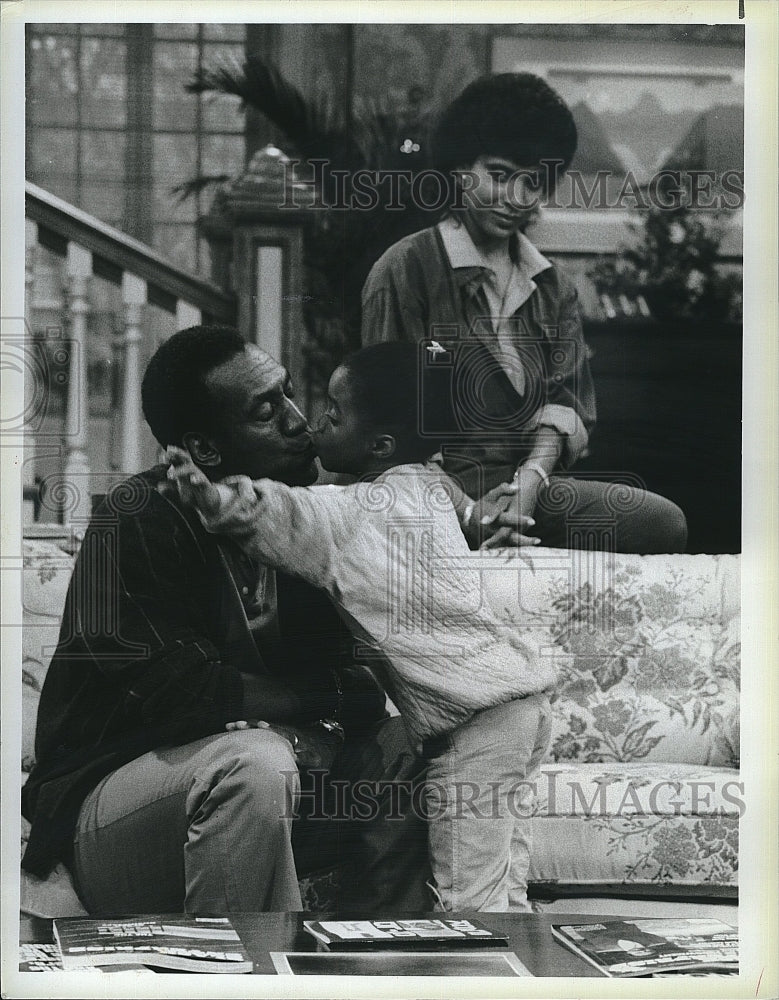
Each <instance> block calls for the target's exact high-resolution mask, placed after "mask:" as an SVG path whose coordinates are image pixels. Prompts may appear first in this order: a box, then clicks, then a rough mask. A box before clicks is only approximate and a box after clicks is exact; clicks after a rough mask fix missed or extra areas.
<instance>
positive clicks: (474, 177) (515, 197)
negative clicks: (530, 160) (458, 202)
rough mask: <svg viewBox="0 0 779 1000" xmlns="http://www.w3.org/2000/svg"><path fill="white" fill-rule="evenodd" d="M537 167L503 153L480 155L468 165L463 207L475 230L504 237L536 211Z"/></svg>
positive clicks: (490, 235)
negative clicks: (516, 160)
mask: <svg viewBox="0 0 779 1000" xmlns="http://www.w3.org/2000/svg"><path fill="white" fill-rule="evenodd" d="M538 173H539V172H538V170H537V169H536V168H533V167H525V166H522V165H521V164H519V163H515V162H514V161H513V160H509V159H506V158H505V157H503V156H480V157H479V159H478V160H476V162H475V163H473V164H471V166H470V167H468V169H467V171H466V174H468V175H469V176H467V177H466V178H465V182H464V185H463V206H464V209H465V213H466V216H467V218H468V220H469V222H470V223H471V225H472V226H473V228H474V229H475V230H476V232H477V234H480V235H483V236H485V237H486V238H488V239H490V240H495V239H505V238H507V237H508V236H510V235H511V234H512V233H513V232H515V231H516V230H517V229H519V227H520V226H521V225H523V224H526V223H527V222H529V221H530V219H531V218H532V217H533V216H534V215H535V214H537V212H538V205H539V200H540V189H539V186H538Z"/></svg>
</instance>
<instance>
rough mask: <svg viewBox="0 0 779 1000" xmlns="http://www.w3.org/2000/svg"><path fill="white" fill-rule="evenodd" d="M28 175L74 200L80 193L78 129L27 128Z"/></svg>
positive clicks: (56, 192)
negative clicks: (77, 159) (77, 179)
mask: <svg viewBox="0 0 779 1000" xmlns="http://www.w3.org/2000/svg"><path fill="white" fill-rule="evenodd" d="M27 177H28V178H29V179H30V180H31V181H32V182H33V183H34V184H39V185H40V186H41V187H42V188H46V190H47V191H51V193H52V194H56V195H57V196H58V197H60V198H64V199H65V201H70V202H73V201H74V200H75V196H76V133H75V132H74V131H70V130H69V129H52V128H36V129H30V130H29V131H28V132H27Z"/></svg>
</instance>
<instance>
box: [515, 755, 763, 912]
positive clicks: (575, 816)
mask: <svg viewBox="0 0 779 1000" xmlns="http://www.w3.org/2000/svg"><path fill="white" fill-rule="evenodd" d="M537 788H538V795H537V800H536V803H535V807H534V815H533V818H532V820H531V823H532V828H533V851H532V855H531V866H530V881H531V882H534V883H545V884H547V885H550V884H554V883H559V884H564V885H566V886H569V885H573V884H576V885H579V886H587V887H588V888H597V887H598V886H609V891H610V892H613V891H615V889H614V887H615V886H617V887H622V889H623V891H625V892H629V891H630V890H631V889H632V890H634V891H635V890H636V889H637V888H640V887H647V886H648V887H652V888H653V889H654V890H656V891H657V892H658V893H662V891H663V889H664V888H666V889H667V888H668V887H670V886H679V885H683V886H687V887H688V888H690V889H691V890H692V889H693V888H698V889H700V891H701V892H704V893H705V892H706V891H707V890H708V889H710V888H711V887H712V886H716V887H727V886H730V887H732V888H733V890H734V891H735V888H736V886H737V881H738V821H739V817H740V815H741V814H742V813H743V809H744V806H743V796H744V789H743V785H742V784H741V783H740V782H739V775H738V772H737V771H733V770H730V769H727V768H715V767H693V766H685V765H682V764H676V765H668V764H661V763H654V764H651V763H650V764H647V763H641V762H636V761H633V762H631V763H630V764H629V765H619V764H618V765H614V766H611V767H609V766H604V765H602V764H582V763H567V764H547V765H545V766H544V767H543V769H542V774H541V775H540V777H539V781H538V783H537ZM616 891H618V890H616Z"/></svg>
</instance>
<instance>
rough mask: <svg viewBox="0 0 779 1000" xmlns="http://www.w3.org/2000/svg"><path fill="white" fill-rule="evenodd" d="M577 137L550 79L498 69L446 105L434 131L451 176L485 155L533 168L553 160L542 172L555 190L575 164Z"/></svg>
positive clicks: (443, 167) (441, 163)
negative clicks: (498, 71)
mask: <svg viewBox="0 0 779 1000" xmlns="http://www.w3.org/2000/svg"><path fill="white" fill-rule="evenodd" d="M576 138H577V136H576V125H575V123H574V120H573V115H572V114H571V112H570V109H569V108H568V105H567V104H566V103H565V101H564V100H563V99H562V98H561V97H560V95H559V94H558V93H557V92H556V91H554V90H553V89H552V88H551V87H550V86H549V84H548V83H547V82H546V81H545V80H542V79H541V77H539V76H536V75H535V74H533V73H495V74H489V75H487V76H482V77H479V79H477V80H474V81H473V83H471V84H469V85H468V86H467V87H466V88H465V90H463V91H462V93H461V94H460V95H459V97H456V98H455V99H454V100H453V101H452V103H451V104H450V105H449V106H448V107H447V108H446V110H445V111H444V112H443V114H442V116H441V118H440V120H439V122H438V125H437V128H436V130H435V132H434V134H433V155H434V159H435V165H436V167H437V168H438V169H439V170H440V171H441V172H443V173H446V174H449V173H450V172H451V171H453V170H455V169H456V168H458V167H470V166H471V165H472V164H473V163H475V162H476V160H478V159H479V157H481V156H501V157H505V158H506V159H509V160H513V161H514V162H515V163H516V164H517V165H518V166H521V167H528V168H529V167H534V166H537V165H538V164H540V163H542V162H543V161H547V162H548V163H549V164H550V167H549V168H548V169H547V170H546V171H542V174H544V175H545V177H546V178H548V180H549V182H550V183H549V187H550V188H552V187H553V186H554V181H555V179H556V177H559V176H560V175H562V174H563V173H564V172H565V171H566V170H567V169H568V167H569V166H570V163H571V160H572V159H573V154H574V153H575V152H576ZM554 161H557V162H556V163H555V166H554V168H552V166H551V163H552V162H554Z"/></svg>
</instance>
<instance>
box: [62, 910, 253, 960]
mask: <svg viewBox="0 0 779 1000" xmlns="http://www.w3.org/2000/svg"><path fill="white" fill-rule="evenodd" d="M54 938H55V940H56V942H57V944H58V945H59V949H60V954H61V956H62V966H63V968H64V969H66V970H67V969H74V968H78V967H83V966H85V965H88V966H100V965H112V966H116V965H124V966H152V967H155V968H161V969H178V970H180V971H182V972H222V973H243V972H251V971H252V970H253V968H254V963H253V962H252V960H251V959H250V958H249V956H248V954H247V953H246V949H245V948H244V946H243V944H242V943H241V939H240V937H239V936H238V932H237V931H236V930H235V928H234V927H233V925H232V924H231V923H230V920H229V919H228V918H227V917H185V916H177V915H175V916H147V917H143V918H140V919H117V920H112V919H110V918H106V919H104V920H97V919H90V918H81V917H71V918H67V919H63V918H58V919H55V920H54Z"/></svg>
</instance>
